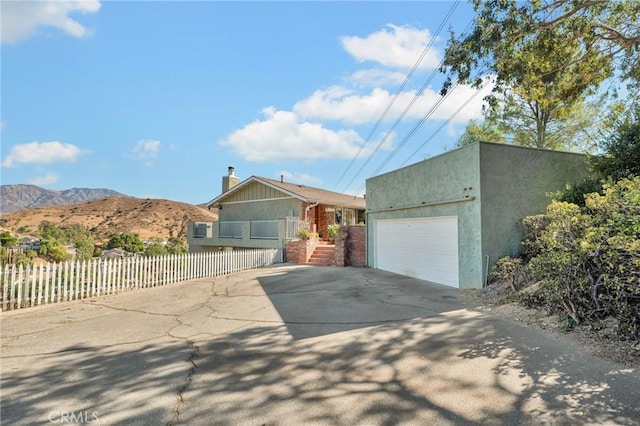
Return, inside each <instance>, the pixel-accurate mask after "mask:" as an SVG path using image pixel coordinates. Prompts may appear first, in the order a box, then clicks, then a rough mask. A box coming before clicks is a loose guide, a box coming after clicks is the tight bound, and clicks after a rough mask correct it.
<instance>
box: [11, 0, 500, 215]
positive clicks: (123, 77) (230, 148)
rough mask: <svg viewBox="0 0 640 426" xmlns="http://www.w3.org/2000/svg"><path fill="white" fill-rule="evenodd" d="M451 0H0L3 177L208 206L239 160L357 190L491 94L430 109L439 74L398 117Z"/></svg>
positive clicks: (476, 110)
mask: <svg viewBox="0 0 640 426" xmlns="http://www.w3.org/2000/svg"><path fill="white" fill-rule="evenodd" d="M453 5H454V2H450V1H440V2H432V1H423V2H417V1H412V2H210V1H200V2H184V1H181V2H128V1H102V2H99V1H97V0H91V1H89V0H87V1H82V2H61V1H55V2H48V1H33V2H11V1H3V2H2V53H1V60H2V64H1V67H2V76H1V78H2V82H1V83H2V84H1V89H2V93H1V101H2V114H1V115H2V117H1V120H2V124H1V125H2V129H1V136H2V168H1V173H2V175H1V178H2V184H18V183H32V184H36V185H39V186H43V187H46V188H49V189H58V190H61V189H68V188H72V187H94V188H95V187H102V188H109V189H114V190H116V191H120V192H123V193H125V194H127V195H131V196H136V197H143V198H146V197H150V198H166V199H171V200H176V201H183V202H188V203H202V202H205V201H208V200H210V199H212V198H214V197H215V196H217V195H218V194H219V193H220V185H221V177H222V176H223V175H225V174H226V172H227V167H228V166H234V167H235V168H236V175H237V176H239V177H240V178H241V179H245V178H248V177H250V176H251V175H257V176H264V177H270V178H274V179H278V178H279V177H280V175H284V176H285V179H286V180H287V181H290V182H296V183H301V184H306V185H310V186H317V187H321V188H325V189H329V190H335V191H340V192H347V193H352V194H356V193H357V194H362V193H364V183H365V179H366V178H367V177H370V176H373V175H377V174H380V173H383V172H386V171H389V170H393V169H395V168H398V167H400V166H401V165H406V164H410V163H413V162H416V161H420V160H422V159H424V158H426V157H430V156H433V155H436V154H439V153H441V152H443V151H444V150H447V149H451V148H452V147H453V145H454V144H455V142H456V140H457V138H458V136H459V134H460V133H461V132H462V131H463V130H464V128H465V126H466V123H467V122H468V121H469V119H474V118H475V119H477V118H480V117H481V104H482V98H483V96H484V94H485V93H486V91H487V90H488V89H484V90H482V91H481V92H479V93H478V94H476V95H475V97H472V96H474V94H475V93H476V91H475V90H473V89H470V88H467V87H458V88H456V89H455V90H454V91H453V92H452V94H451V96H449V97H447V99H445V100H444V101H443V102H442V104H441V105H440V106H438V107H437V108H435V109H434V106H435V105H436V102H437V101H438V99H439V96H438V94H437V93H438V91H439V89H440V85H441V83H442V81H443V75H441V74H440V73H436V74H435V76H433V78H432V79H431V80H430V82H429V84H428V85H427V86H426V88H425V90H424V91H423V92H422V93H420V96H418V97H417V98H416V99H415V103H414V104H413V106H412V107H411V108H410V109H409V110H408V111H407V112H406V114H405V116H404V118H403V119H402V120H400V121H399V123H398V124H397V125H396V126H394V123H395V122H396V120H398V118H399V117H400V115H401V113H402V112H403V111H404V110H405V108H406V107H407V105H409V103H410V102H411V101H412V100H414V98H415V95H416V93H417V92H418V90H419V89H420V87H421V86H423V85H424V84H425V82H427V81H428V78H429V77H430V76H431V75H432V73H433V71H434V69H436V68H437V66H438V64H439V62H440V60H441V59H442V52H443V49H444V47H445V46H446V40H447V38H448V29H449V27H450V26H451V27H453V28H454V29H456V31H457V32H460V31H462V30H463V29H464V28H465V27H466V26H467V24H468V23H469V21H470V20H471V19H472V16H473V11H472V9H471V7H470V6H469V5H468V4H467V3H466V2H460V3H459V4H458V5H457V6H456V8H455V10H453V13H452V15H451V19H450V20H449V21H447V22H446V24H445V28H444V30H443V31H442V32H441V33H440V36H439V37H436V38H434V34H435V32H436V30H437V28H438V27H439V26H440V25H441V24H442V22H443V19H444V18H445V15H446V14H447V12H448V11H450V10H451V8H452V6H453ZM430 42H432V46H431V48H430V49H429V50H428V51H427V52H426V54H425V55H424V57H423V59H422V61H421V62H420V63H419V66H418V68H417V69H416V71H415V73H414V74H413V76H412V77H411V79H410V80H409V81H408V82H407V84H406V86H405V87H404V89H403V90H402V91H401V92H400V93H399V96H398V97H397V100H396V101H395V103H394V104H393V105H392V106H391V108H390V110H389V112H388V114H387V116H386V118H385V119H384V120H382V121H381V123H380V125H379V126H378V127H377V128H375V125H376V122H378V120H379V118H380V117H381V115H382V113H383V112H384V110H385V108H387V107H388V105H389V104H390V102H391V99H392V98H393V96H394V94H395V93H396V92H397V91H398V88H399V87H400V86H401V84H402V82H403V81H404V79H405V78H406V76H407V74H408V73H409V71H410V70H411V68H412V67H413V66H414V65H415V64H416V62H417V60H418V58H419V57H420V55H421V54H422V53H423V52H424V51H425V47H426V46H427V45H428V44H429V43H430ZM469 99H471V100H470V101H469ZM467 101H469V103H468V104H466V106H465V107H464V108H462V109H461V110H460V111H459V112H458V114H457V115H455V116H454V113H455V112H456V111H457V110H458V109H459V108H460V107H461V106H463V105H464V104H465V102H467ZM429 110H433V112H432V114H431V115H429V117H428V119H427V120H426V122H425V123H424V125H423V126H421V127H420V128H419V129H418V130H413V129H414V127H415V126H416V125H417V124H418V123H419V121H420V119H421V118H422V117H423V116H424V115H425V113H427V112H428V111H429ZM452 116H453V118H452ZM447 120H449V121H448V122H447ZM439 128H441V130H440V131H439V132H437V130H438V129H439ZM370 134H371V137H369V138H368V136H369V135H370Z"/></svg>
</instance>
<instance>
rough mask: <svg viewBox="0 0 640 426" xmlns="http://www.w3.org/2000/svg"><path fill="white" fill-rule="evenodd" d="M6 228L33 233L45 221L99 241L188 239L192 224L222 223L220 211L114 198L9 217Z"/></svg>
mask: <svg viewBox="0 0 640 426" xmlns="http://www.w3.org/2000/svg"><path fill="white" fill-rule="evenodd" d="M0 218H1V220H2V227H3V228H6V229H9V230H12V231H14V232H15V231H16V230H17V229H18V228H20V227H23V226H25V227H27V228H28V230H29V232H27V234H29V233H33V232H34V231H35V230H36V229H37V228H38V225H39V224H40V223H42V222H44V221H49V222H53V223H55V224H58V225H70V224H76V223H78V224H80V225H82V226H84V227H85V228H87V229H90V230H92V232H93V234H94V237H95V238H97V239H107V238H108V237H109V236H110V235H111V234H113V233H118V232H136V233H138V234H139V235H140V238H141V239H149V238H154V237H157V238H162V239H166V238H168V237H170V236H176V237H185V236H186V226H187V223H188V222H198V221H203V222H211V221H215V220H218V213H217V211H208V210H206V209H203V208H201V207H198V206H194V205H191V204H186V203H180V202H176V201H169V200H159V199H148V198H147V199H141V198H133V197H110V198H104V199H100V200H94V201H89V202H85V203H79V204H68V205H64V206H52V207H41V208H37V209H30V210H22V211H19V212H14V213H6V214H3V215H2V216H1V217H0Z"/></svg>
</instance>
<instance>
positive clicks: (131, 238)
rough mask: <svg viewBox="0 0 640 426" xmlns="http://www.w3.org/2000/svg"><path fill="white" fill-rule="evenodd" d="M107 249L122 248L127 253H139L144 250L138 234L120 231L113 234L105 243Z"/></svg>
mask: <svg viewBox="0 0 640 426" xmlns="http://www.w3.org/2000/svg"><path fill="white" fill-rule="evenodd" d="M107 248H108V249H114V248H123V249H124V250H125V251H128V252H129V253H140V252H143V251H144V244H143V243H142V241H140V236H139V235H138V234H136V233H131V232H121V233H120V234H113V235H112V236H111V238H110V239H109V242H108V243H107Z"/></svg>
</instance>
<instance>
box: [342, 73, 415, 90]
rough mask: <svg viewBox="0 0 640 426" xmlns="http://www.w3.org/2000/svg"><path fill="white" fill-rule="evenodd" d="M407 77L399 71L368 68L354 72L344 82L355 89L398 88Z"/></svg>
mask: <svg viewBox="0 0 640 426" xmlns="http://www.w3.org/2000/svg"><path fill="white" fill-rule="evenodd" d="M406 77H407V75H406V74H405V73H402V72H399V71H387V70H383V69H380V68H370V69H366V70H360V71H356V72H354V73H353V74H351V75H349V76H347V77H345V78H344V81H346V82H347V83H350V84H352V85H354V86H356V87H377V86H388V85H393V86H398V85H400V84H402V82H403V81H404V80H405V78H406Z"/></svg>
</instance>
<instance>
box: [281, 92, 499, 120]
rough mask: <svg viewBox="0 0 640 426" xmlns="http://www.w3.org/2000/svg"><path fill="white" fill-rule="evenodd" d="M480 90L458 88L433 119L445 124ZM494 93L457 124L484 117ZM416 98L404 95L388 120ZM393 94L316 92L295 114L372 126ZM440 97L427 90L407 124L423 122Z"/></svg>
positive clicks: (465, 111) (463, 113)
mask: <svg viewBox="0 0 640 426" xmlns="http://www.w3.org/2000/svg"><path fill="white" fill-rule="evenodd" d="M476 91H477V90H476V89H474V88H472V87H469V86H458V87H456V88H455V89H453V90H452V91H451V94H450V95H449V96H448V97H447V98H446V99H445V100H444V102H443V103H442V104H441V105H440V106H439V107H438V108H437V109H436V110H435V111H434V113H433V114H432V115H431V117H430V119H432V120H446V119H448V118H449V117H451V115H453V113H454V112H455V111H456V110H457V109H458V108H459V107H460V105H462V104H463V103H465V102H466V101H467V100H468V99H469V98H470V97H471V96H472V95H473V94H474V93H475V92H476ZM490 91H491V87H490V86H486V87H484V88H482V89H480V93H478V95H477V96H476V97H475V98H474V99H473V100H472V101H471V102H470V103H469V104H468V105H467V106H466V107H465V108H464V109H463V110H462V111H461V112H460V113H459V114H458V115H456V117H455V118H454V119H453V121H452V122H454V123H462V122H467V121H469V120H470V119H478V118H481V117H482V103H483V98H484V97H485V96H486V95H487V94H489V92H490ZM415 95H416V91H413V90H412V91H405V92H402V93H401V94H400V95H399V96H398V99H397V100H396V101H395V103H394V104H393V106H392V107H391V110H390V111H389V113H388V114H387V120H391V119H395V118H396V117H399V116H400V114H401V113H402V112H403V111H404V109H405V108H406V107H407V105H409V103H410V102H411V101H412V100H413V98H414V97H415ZM392 98H393V94H391V93H389V92H388V91H387V90H384V89H379V88H376V89H373V90H372V91H371V92H370V93H369V94H364V95H361V94H356V93H354V92H352V91H349V90H348V89H346V88H344V87H340V86H334V87H331V88H329V89H326V90H316V91H315V92H314V93H313V94H312V95H311V96H310V97H308V98H307V99H303V100H302V101H299V102H297V103H296V104H295V105H294V107H293V111H294V112H295V113H296V114H298V115H299V116H300V117H303V118H306V119H318V120H336V121H344V122H347V123H351V124H364V123H371V122H375V121H377V120H378V118H379V117H380V116H381V115H382V113H383V111H384V110H385V109H386V108H387V105H389V103H390V102H391V99H392ZM439 99H440V94H439V93H438V91H436V90H433V89H432V88H427V89H426V90H425V91H424V92H423V93H422V94H421V95H420V96H419V97H418V99H417V100H416V102H415V103H414V105H413V106H412V107H411V109H410V110H409V112H408V113H407V115H406V116H405V120H415V119H417V118H421V117H422V116H423V115H424V114H425V113H426V112H427V111H428V110H429V109H430V108H431V107H432V106H433V105H434V104H435V103H436V102H437V101H438V100H439Z"/></svg>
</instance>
